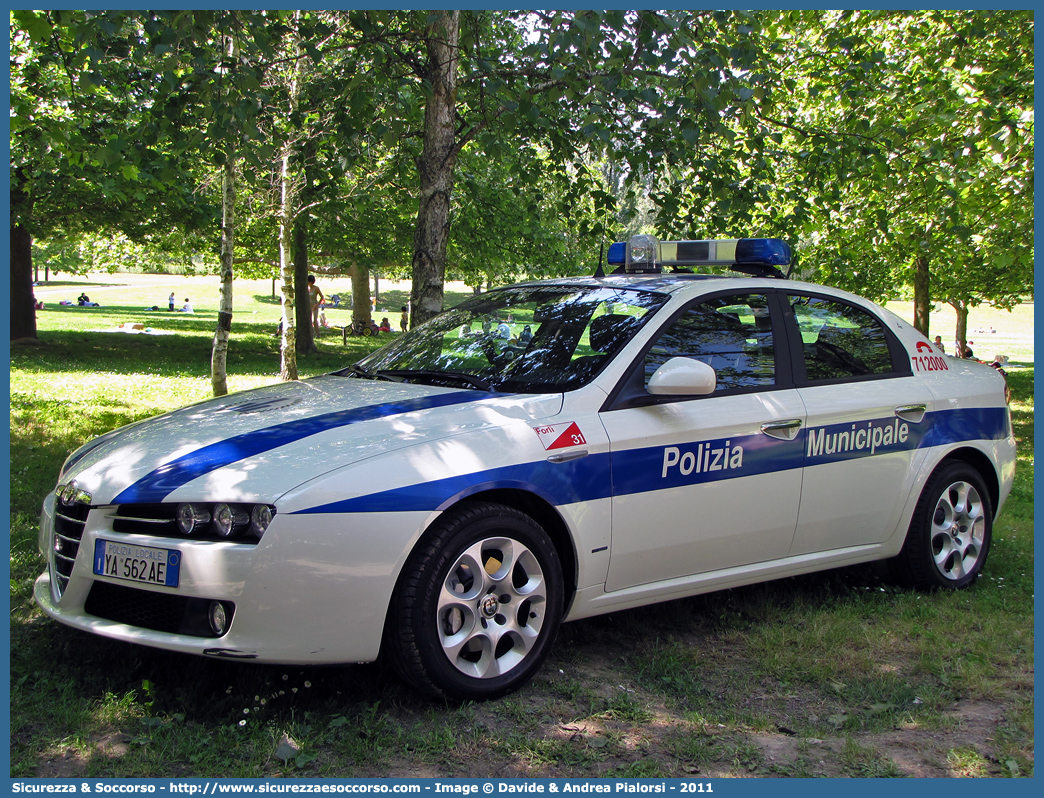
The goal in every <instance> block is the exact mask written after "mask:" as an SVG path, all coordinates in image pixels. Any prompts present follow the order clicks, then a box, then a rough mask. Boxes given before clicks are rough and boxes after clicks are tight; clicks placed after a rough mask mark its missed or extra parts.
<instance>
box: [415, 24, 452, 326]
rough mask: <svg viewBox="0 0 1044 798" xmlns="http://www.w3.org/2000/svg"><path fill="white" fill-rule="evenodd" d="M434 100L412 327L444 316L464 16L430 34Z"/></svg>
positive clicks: (424, 159)
mask: <svg viewBox="0 0 1044 798" xmlns="http://www.w3.org/2000/svg"><path fill="white" fill-rule="evenodd" d="M427 38H428V70H427V78H428V80H429V83H430V84H431V96H430V97H429V98H428V102H427V104H426V106H425V109H424V146H423V149H422V150H421V154H420V157H419V158H418V159H417V171H418V172H419V174H420V198H419V202H418V209H417V227H416V230H415V231H414V236H413V288H412V289H411V291H410V299H411V301H412V317H411V319H410V327H411V328H413V327H415V326H417V325H418V324H420V323H421V322H424V321H427V320H428V319H430V318H431V317H432V316H434V315H436V314H437V313H439V312H440V311H441V310H442V303H443V280H444V278H445V274H446V246H447V243H448V241H449V231H450V199H451V195H452V192H453V176H454V169H455V166H456V160H457V143H456V135H455V132H456V120H455V118H454V114H455V111H456V104H457V63H458V56H457V52H458V49H457V46H458V42H459V38H460V12H459V11H439V12H437V16H436V18H435V20H434V22H433V23H432V25H431V26H429V28H428V32H427Z"/></svg>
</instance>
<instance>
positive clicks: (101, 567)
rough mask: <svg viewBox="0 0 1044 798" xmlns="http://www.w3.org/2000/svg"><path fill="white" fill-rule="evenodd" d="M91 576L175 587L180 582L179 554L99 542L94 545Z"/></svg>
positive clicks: (125, 544)
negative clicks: (93, 574) (92, 573)
mask: <svg viewBox="0 0 1044 798" xmlns="http://www.w3.org/2000/svg"><path fill="white" fill-rule="evenodd" d="M94 573H95V574H97V575H98V576H111V577H113V578H114V579H126V580H127V581H128V582H141V583H143V584H146V585H162V586H163V587H177V586H178V582H179V581H180V579H181V552H180V551H178V550H177V549H157V548H153V547H152V546H139V545H138V544H137V543H117V542H116V541H114V540H101V539H99V540H96V541H94Z"/></svg>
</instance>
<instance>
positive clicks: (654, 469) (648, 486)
mask: <svg viewBox="0 0 1044 798" xmlns="http://www.w3.org/2000/svg"><path fill="white" fill-rule="evenodd" d="M1006 413H1007V411H1006V409H1005V408H979V409H971V410H944V411H941V412H937V413H933V414H928V415H926V416H925V418H924V419H923V420H922V421H920V422H919V423H913V422H909V421H903V420H901V419H896V418H895V417H891V418H884V419H873V420H863V421H859V422H856V423H854V424H853V423H851V422H847V423H844V424H834V425H828V426H825V427H817V428H813V429H806V430H803V432H802V434H801V435H798V436H797V437H796V438H795V439H794V440H793V441H782V440H778V439H776V438H771V437H769V436H767V435H764V434H761V433H757V434H754V435H747V436H732V437H730V438H722V439H714V440H707V441H694V442H688V443H684V444H678V445H677V446H651V447H646V448H641V449H628V450H624V451H619V452H614V453H612V454H611V455H610V454H600V455H589V456H587V457H583V458H580V459H577V460H571V461H569V462H567V463H549V462H547V461H546V460H539V461H536V462H529V463H520V464H516V465H510V466H502V467H498V468H492V469H487V470H483V471H475V472H471V473H468V474H460V475H457V476H452V477H447V478H445V479H438V480H432V481H429V482H423V483H416V484H413V485H405V486H403V487H401V488H393V489H391V490H385V491H380V492H378V493H372V494H367V495H363V496H355V497H352V498H348V499H344V500H341V501H336V502H331V503H329V504H323V505H318V506H316V507H310V508H305V509H302V510H298V511H296V513H297V514H312V513H382V512H432V511H437V510H441V509H443V508H444V507H445V506H446V505H447V504H448V503H450V502H452V501H457V500H459V499H461V498H465V497H466V496H468V495H472V494H474V493H477V492H479V491H483V490H493V489H503V488H517V489H522V490H529V491H531V492H533V493H536V494H537V495H540V496H542V497H544V498H545V499H546V500H548V501H549V502H551V503H552V504H553V505H555V506H563V505H567V504H575V503H577V502H581V501H594V500H597V499H605V498H609V497H611V496H628V495H635V494H641V493H650V492H653V491H658V490H666V489H670V488H677V487H684V486H687V485H697V484H705V483H710V482H717V481H719V480H724V479H735V478H738V477H746V476H756V475H763V474H770V473H775V472H779V471H788V470H792V469H795V468H803V467H812V466H816V465H824V464H829V463H837V462H843V461H845V460H851V459H854V458H858V457H870V456H873V455H877V454H886V453H888V452H895V451H905V450H911V449H916V448H926V447H931V446H940V445H946V444H954V443H961V442H965V441H972V440H1000V439H1003V438H1004V437H1006V429H1007V422H1006V417H1007V416H1006ZM897 423H898V424H899V425H905V427H906V428H907V433H906V435H905V436H904V438H903V440H898V439H897V437H896V432H895V430H896V426H895V425H896V424H897ZM853 428H855V429H854V431H855V432H856V433H858V432H861V431H865V435H866V437H867V440H866V442H863V441H846V442H845V447H844V450H843V451H837V450H836V448H837V443H836V439H835V445H834V447H833V448H835V451H833V452H831V453H829V454H827V452H826V449H827V446H826V441H825V437H826V436H827V435H832V436H833V435H837V436H840V435H841V434H842V433H844V432H848V433H849V435H850V438H851V437H853V436H852V432H853ZM875 429H880V430H885V429H891V430H892V438H891V441H892V443H891V444H890V445H885V444H883V443H882V444H878V445H874V441H873V434H874V430H875ZM818 430H823V432H822V433H821V434H822V436H823V438H824V443H823V452H822V453H817V454H809V448H810V437H811V436H812V435H813V433H815V434H816V435H819V434H820V433H819V432H818ZM881 434H882V441H883V440H884V439H885V432H883V431H882V433H881ZM860 444H862V445H860ZM671 449H674V450H677V453H678V454H677V458H676V459H675V458H674V457H673V455H672V454H668V450H671ZM719 452H720V454H718V453H719ZM686 455H691V457H690V458H686ZM716 457H717V458H718V459H717V466H718V467H715V458H716ZM668 464H669V465H668Z"/></svg>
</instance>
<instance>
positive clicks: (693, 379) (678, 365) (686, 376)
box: [649, 357, 718, 396]
mask: <svg viewBox="0 0 1044 798" xmlns="http://www.w3.org/2000/svg"><path fill="white" fill-rule="evenodd" d="M717 383H718V378H717V376H716V375H715V373H714V369H712V368H711V367H710V366H708V365H707V364H706V363H702V362H700V361H699V360H693V359H692V358H691V357H672V358H671V359H670V360H668V361H667V362H666V363H664V364H663V365H662V366H660V367H659V368H658V369H656V371H655V372H654V373H653V375H652V377H650V378H649V393H652V394H659V395H670V396H675V395H682V396H705V395H706V394H710V393H714V387H715V386H716V385H717Z"/></svg>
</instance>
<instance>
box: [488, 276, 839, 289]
mask: <svg viewBox="0 0 1044 798" xmlns="http://www.w3.org/2000/svg"><path fill="white" fill-rule="evenodd" d="M541 285H558V286H573V287H576V288H581V287H592V286H608V287H613V288H627V289H632V290H636V291H655V292H658V293H663V294H674V293H678V292H680V291H686V290H687V289H691V288H696V287H698V288H699V289H700V291H701V292H703V291H706V290H708V289H710V290H717V289H718V288H721V289H731V288H749V287H758V288H774V287H780V286H782V285H788V286H795V285H802V286H805V285H810V284H806V283H797V282H792V281H790V280H780V279H777V278H763V277H747V276H743V275H738V276H736V275H721V274H688V273H685V272H675V273H665V274H607V275H605V276H601V277H599V276H590V277H559V278H552V279H550V280H533V281H530V282H526V283H517V284H516V286H527V287H531V286H541ZM504 287H505V288H512V287H515V286H504ZM816 288H825V286H816ZM494 290H496V289H494ZM827 290H829V291H836V290H837V289H834V288H830V289H827Z"/></svg>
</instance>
